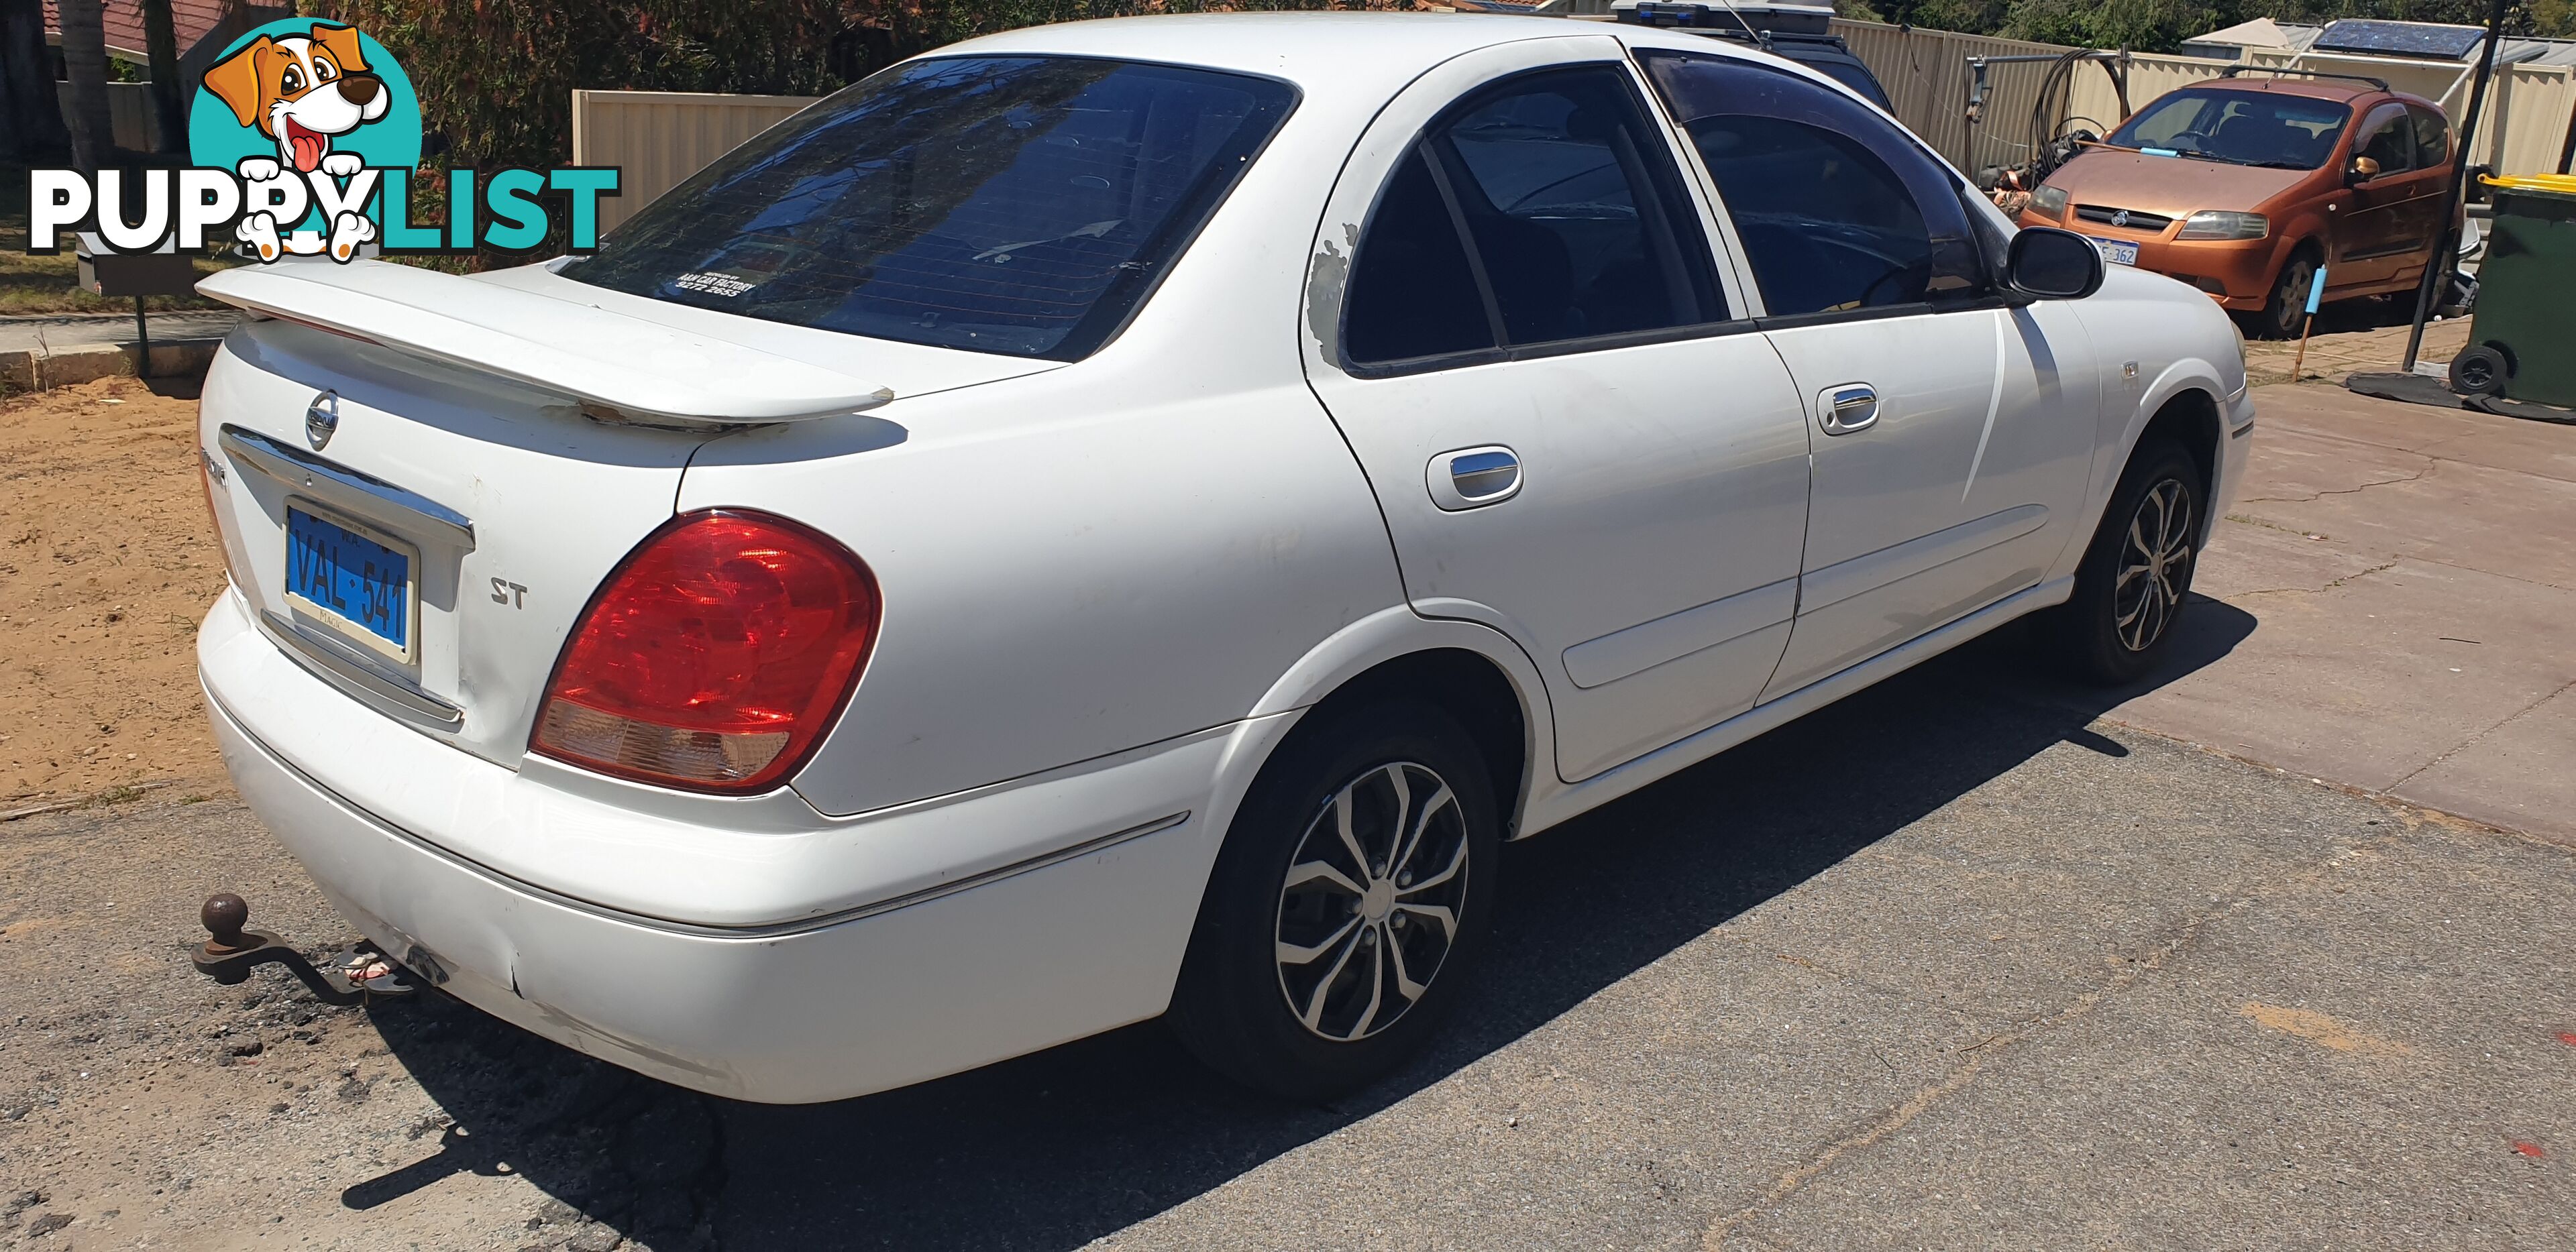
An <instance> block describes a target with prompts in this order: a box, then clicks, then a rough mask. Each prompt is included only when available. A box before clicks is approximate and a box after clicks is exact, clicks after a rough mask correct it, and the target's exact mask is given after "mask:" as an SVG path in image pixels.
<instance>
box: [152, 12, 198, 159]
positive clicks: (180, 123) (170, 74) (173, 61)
mask: <svg viewBox="0 0 2576 1252" xmlns="http://www.w3.org/2000/svg"><path fill="white" fill-rule="evenodd" d="M143 48H144V51H145V52H146V53H147V54H149V55H150V56H151V58H152V122H153V126H154V128H155V129H156V130H158V131H159V132H160V135H159V139H160V142H158V143H156V144H154V145H153V148H154V149H155V150H156V151H160V152H185V151H187V150H188V134H187V126H186V124H185V119H186V117H187V113H186V112H185V111H184V110H182V109H181V108H180V107H179V32H178V30H177V28H176V27H175V26H174V25H173V24H172V22H171V19H170V0H143Z"/></svg>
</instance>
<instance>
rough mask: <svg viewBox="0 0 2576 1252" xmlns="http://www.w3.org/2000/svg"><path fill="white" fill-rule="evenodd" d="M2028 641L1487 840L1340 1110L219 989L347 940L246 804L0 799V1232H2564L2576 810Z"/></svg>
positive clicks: (1120, 1049) (226, 1239)
mask: <svg viewBox="0 0 2576 1252" xmlns="http://www.w3.org/2000/svg"><path fill="white" fill-rule="evenodd" d="M2229 612H2230V611H2229V610H2227V609H2226V608H2225V606H2223V605H2213V606H2212V607H2211V608H2210V610H2209V611H2208V612H2207V613H2204V614H2203V615H2202V620H2201V621H2200V623H2199V624H2198V625H2199V629H2200V632H2201V634H2200V636H2199V639H2200V642H2199V643H2198V644H2197V645H2195V646H2197V647H2199V648H2200V649H2201V650H2202V651H2201V653H2199V654H2200V655H2214V654H2215V653H2217V652H2223V651H2224V650H2225V648H2226V646H2227V645H2228V643H2229V642H2230V641H2231V640H2232V639H2233V638H2236V637H2241V635H2242V633H2243V625H2242V623H2240V622H2237V621H2235V620H2234V619H2231V618H2230V617H2229V616H2228V614H2229ZM2240 616H2241V615H2240ZM2021 644H2022V641H2021V636H2020V635H2019V634H2018V632H2009V631H2008V632H2006V633H2005V634H2003V635H2002V636H2000V637H1998V638H1995V639H1992V640H1988V641H1985V642H1983V643H1980V644H1978V645H1975V646H1974V647H1972V648H1971V649H1969V650H1968V651H1966V652H1964V653H1961V654H1958V655H1955V656H1953V657H1950V658H1945V659H1943V660H1941V661H1938V662H1935V663H1933V664H1932V665H1929V666H1927V667H1925V668H1924V669H1922V670H1919V671H1917V672H1916V673H1914V674H1912V675H1909V676H1906V677H1904V678H1902V679H1899V680H1897V681H1896V682H1894V683H1892V684H1889V685H1887V686H1884V687H1882V688H1880V689H1878V690H1876V691H1873V692H1870V693H1865V694H1864V695H1862V696H1859V697H1856V698H1854V699H1852V700H1848V701H1845V702H1844V703H1843V704H1841V705H1838V706H1836V707H1835V708H1833V709H1830V710H1827V711H1826V712H1825V713H1822V714H1820V715H1818V716H1816V717H1812V718H1809V719H1807V720H1805V721H1803V722H1800V723H1798V724H1796V725H1793V726H1791V727H1788V728H1785V729H1784V730H1782V731H1780V732H1777V733H1775V734H1773V735H1771V736H1768V737H1766V738H1764V739H1762V740H1760V741H1757V742H1756V743H1754V744H1751V745H1747V747H1746V748H1744V749H1742V750H1739V751H1737V752H1734V753H1731V754H1729V755H1728V756H1726V757H1724V758H1721V759H1720V760H1718V761H1715V762H1712V763H1710V764H1708V765H1706V766H1703V767H1701V768H1699V769H1696V770H1693V771H1691V772H1689V773H1687V774H1684V775H1682V776H1681V777H1678V778H1676V779H1674V780H1671V781H1669V782H1667V783H1664V784H1662V785H1659V786H1657V787H1654V788H1651V789H1649V790H1647V791H1645V792H1643V793H1640V794H1639V795H1636V796H1634V797H1631V798H1629V799H1627V800H1625V801H1622V802H1619V803H1617V804H1614V805H1612V806H1610V807H1608V808H1607V809H1605V810H1602V811H1600V812H1597V813H1595V814H1593V815H1590V816H1588V817H1586V818H1584V819H1582V820H1580V821H1578V822H1576V823H1573V824H1571V825H1569V826H1566V827H1563V828H1561V829H1559V830H1556V831H1553V832H1550V833H1549V834H1547V835H1544V836H1542V837H1540V838H1538V839H1536V840H1533V841H1530V842H1528V843H1525V844H1520V845H1515V846H1514V847H1512V848H1511V849H1510V852H1511V855H1510V856H1509V857H1508V858H1507V861H1506V863H1505V865H1504V867H1503V869H1504V873H1505V874H1506V875H1507V878H1506V882H1505V886H1504V901H1503V907H1504V909H1505V913H1504V917H1505V923H1504V927H1503V931H1504V933H1503V935H1502V940H1501V942H1500V943H1498V944H1497V945H1496V946H1495V948H1494V949H1492V950H1491V951H1492V955H1493V957H1494V958H1495V959H1494V960H1493V961H1492V962H1491V963H1490V965H1489V966H1488V967H1487V968H1486V969H1485V970H1484V971H1483V976H1482V977H1481V979H1480V980H1479V982H1478V984H1477V986H1476V987H1475V988H1474V995H1473V997H1472V1001H1471V1004H1470V1005H1469V1008H1468V1011H1467V1012H1466V1013H1465V1014H1463V1015H1462V1017H1461V1019H1460V1020H1459V1021H1458V1023H1457V1025H1458V1027H1459V1029H1457V1030H1456V1031H1455V1032H1454V1033H1453V1034H1452V1036H1451V1037H1450V1038H1449V1039H1448V1040H1447V1042H1446V1044H1445V1046H1443V1047H1441V1048H1440V1049H1439V1050H1438V1051H1437V1052H1436V1053H1434V1054H1433V1055H1431V1056H1429V1057H1427V1058H1426V1059H1424V1060H1423V1061H1422V1062H1421V1063H1419V1064H1418V1065H1416V1066H1415V1067H1414V1068H1413V1069H1412V1070H1410V1071H1409V1072H1407V1073H1405V1074H1404V1075H1402V1076H1401V1077H1400V1078H1399V1079H1397V1080H1395V1081H1393V1082H1391V1083H1389V1084H1388V1085H1387V1086H1385V1087H1384V1088H1382V1089H1380V1090H1377V1091H1374V1092H1372V1093H1370V1094H1369V1095H1368V1096H1367V1097H1365V1098H1363V1099H1360V1100H1357V1101H1354V1102H1352V1103H1349V1104H1347V1105H1343V1106H1338V1107H1329V1108H1305V1107H1285V1106H1281V1105H1277V1104H1273V1103H1268V1102H1265V1101H1262V1100H1258V1099H1255V1098H1252V1097H1249V1096H1246V1095H1243V1094H1240V1093H1238V1092H1236V1091H1234V1090H1232V1089H1229V1088H1227V1087H1225V1086H1223V1085H1221V1084H1220V1083H1218V1082H1217V1081H1216V1080H1214V1079H1212V1078H1210V1077H1207V1076H1206V1075H1204V1074H1203V1073H1202V1072H1200V1071H1199V1070H1197V1069H1196V1068H1195V1067H1193V1066H1192V1065H1191V1064H1190V1063H1189V1062H1188V1061H1187V1060H1186V1058H1185V1057H1183V1055H1182V1054H1181V1053H1180V1052H1179V1050H1178V1048H1177V1047H1176V1046H1175V1045H1174V1044H1172V1043H1171V1042H1170V1041H1169V1039H1168V1038H1167V1037H1166V1036H1165V1035H1164V1034H1163V1032H1162V1031H1161V1030H1160V1029H1159V1028H1158V1027H1155V1026H1153V1025H1150V1024H1149V1025H1146V1026H1140V1027H1135V1028H1130V1029H1128V1030H1125V1031H1121V1032H1117V1033H1115V1034H1112V1035H1109V1036H1105V1037H1102V1038H1098V1039H1094V1040H1089V1041H1085V1042H1082V1043H1077V1044H1073V1045H1070V1046H1067V1047H1063V1048H1058V1049H1055V1050H1053V1051H1050V1052H1047V1053H1043V1054H1040V1055H1038V1056H1034V1057H1029V1058H1024V1059H1022V1060H1019V1061H1014V1062H1010V1063H1006V1064H1003V1065H998V1066H994V1067H991V1068H988V1069H985V1070H982V1071H978V1072H975V1073H970V1074H966V1075H961V1076H958V1077H955V1078H951V1079H947V1080H944V1081H941V1082H936V1083H931V1084H927V1085H924V1086H921V1087H917V1088H913V1089H909V1090H904V1091H897V1092H891V1093H887V1094H884V1095H879V1096H874V1097H870V1098H866V1099H861V1100H855V1101H849V1102H846V1103H842V1104H837V1105H828V1106H819V1107H808V1108H769V1107H757V1106H747V1105H735V1104H729V1103H725V1102H721V1101H713V1100H708V1099H704V1098H701V1097H697V1096H694V1095H689V1094H687V1093H683V1092H679V1091H676V1090H674V1089H672V1088H668V1087H664V1086H661V1085H659V1084H654V1083H651V1082H648V1081H645V1080H642V1079H636V1078H632V1077H630V1076H627V1075H625V1074H623V1073H622V1072H621V1071H617V1070H614V1069H610V1068H608V1067H605V1066H601V1065H598V1064H595V1063H592V1062H590V1061H587V1060H585V1059H583V1058H580V1057H578V1056H575V1055H573V1054H570V1053H568V1052H565V1051H564V1050H562V1049H560V1048H556V1047H554V1046H553V1045H550V1044H545V1043H542V1042H539V1041H537V1040H535V1039H533V1038H531V1037H529V1036H525V1035H522V1034H520V1033H518V1032H516V1031H513V1030H511V1029H510V1028H507V1027H504V1026H501V1025H499V1024H497V1023H495V1022H492V1021H490V1020H488V1019H485V1018H482V1017H481V1016H480V1015H478V1014H475V1013H474V1012H472V1011H471V1010H467V1009H463V1008H461V1007H458V1006H453V1005H447V1006H440V1005H436V1004H429V1005H419V1006H405V1007H395V1008H387V1009H380V1010H377V1011H375V1012H374V1013H372V1014H362V1013H358V1012H354V1011H349V1012H326V1013H315V1012H314V1011H312V1009H311V1008H310V1003H309V1001H304V1000H302V999H301V997H299V996H298V995H297V994H295V993H293V992H292V991H291V990H290V989H289V986H288V984H286V983H285V982H284V981H283V979H282V977H281V978H278V979H277V980H276V981H274V982H268V981H262V982H258V983H255V984H254V985H253V987H249V988H238V989H229V990H227V989H219V988H215V987H213V986H211V985H209V984H206V983H204V982H202V981H201V980H198V979H196V978H195V977H194V976H193V975H191V974H189V973H188V972H187V971H186V969H185V966H184V964H183V963H182V961H181V959H180V951H181V947H180V945H181V942H182V941H183V940H186V939H188V938H189V937H190V936H189V935H188V933H187V932H188V929H189V926H190V914H191V912H192V910H193V906H194V903H195V901H196V900H197V899H199V898H201V897H202V896H203V894H204V893H205V892H206V891H208V890H210V889H213V888H215V887H219V886H234V887H239V888H242V889H243V890H245V892H246V893H247V894H249V895H251V897H252V899H253V901H254V904H255V906H256V907H257V908H258V909H259V910H260V915H259V917H258V918H257V919H255V921H257V922H264V923H270V924H275V925H277V926H278V927H279V928H280V929H283V930H285V931H287V933H289V934H290V935H294V936H296V937H298V938H301V939H303V940H305V941H306V942H307V943H308V944H310V945H312V946H315V947H319V946H320V945H321V944H322V943H323V942H324V941H325V940H330V939H337V938H340V937H342V936H343V935H344V934H345V931H344V930H343V929H342V928H341V927H340V926H339V925H338V924H337V923H336V922H334V921H333V920H332V919H331V918H330V917H329V915H328V912H327V910H326V909H324V908H323V907H322V906H321V904H320V902H319V901H318V899H317V898H316V897H315V896H314V894H313V892H312V891H311V888H310V886H309V884H307V883H306V882H305V881H304V879H303V877H302V875H301V873H300V871H298V870H297V869H296V867H295V866H294V865H293V863H292V862H291V861H288V860H286V859H285V858H284V857H283V856H282V854H281V853H279V852H278V850H277V849H276V847H275V845H274V844H273V843H272V842H271V841H270V840H269V839H268V837H267V836H266V835H265V833H264V832H262V831H261V830H260V828H259V827H258V825H257V824H256V823H255V822H254V821H252V820H251V819H250V818H249V817H248V815H247V814H246V813H245V812H244V811H242V810H241V809H240V808H238V807H237V806H235V805H233V804H231V803H229V802H226V801H221V800H217V801H208V802H204V803H196V804H183V803H178V802H176V800H173V799H163V798H158V797H148V798H146V799H144V800H140V801H136V802H134V803H133V804H130V805H126V806H120V807H115V808H104V809H96V810H91V811H87V812H81V813H72V814H62V815H51V816H46V817H40V818H33V819H28V820H26V821H22V822H16V823H11V824H9V825H7V826H0V881H5V882H7V883H8V884H9V889H8V891H7V892H6V893H5V894H0V1200H5V1201H6V1204H7V1206H8V1207H9V1211H8V1212H7V1214H6V1216H5V1218H0V1246H23V1247H26V1248H46V1249H51V1248H53V1247H57V1246H66V1244H67V1245H68V1246H76V1247H106V1246H135V1245H137V1244H139V1243H143V1242H147V1241H148V1242H149V1244H150V1246H153V1247H167V1246H179V1247H207V1248H218V1247H225V1248H228V1247H263V1248H266V1247H296V1246H314V1247H329V1246H336V1247H347V1248H399V1247H404V1246H406V1245H409V1246H416V1247H420V1248H448V1247H502V1248H518V1247H526V1246H546V1247H552V1246H567V1247H573V1248H578V1249H586V1250H589V1252H604V1250H605V1249H608V1248H611V1247H614V1246H616V1245H617V1242H618V1240H619V1239H620V1238H626V1239H628V1240H629V1245H628V1246H649V1247H652V1248H656V1249H670V1248H684V1247H709V1246H723V1247H727V1248H783V1247H798V1248H836V1247H891V1248H948V1247H955V1248H1069V1247H1076V1246H1081V1245H1084V1244H1086V1243H1089V1242H1092V1241H1095V1240H1096V1241H1099V1242H1101V1243H1102V1244H1103V1245H1105V1246H1110V1247H1119V1248H1201V1247H1204V1248H1228V1249H1233V1248H1292V1247H1293V1248H1405V1249H1411V1248H1452V1247H1455V1248H1496V1247H1513V1248H1519V1247H1569V1248H1571V1247H1583V1248H1604V1247H1611V1248H1627V1247H1644V1248H1667V1247H1721V1246H1723V1247H1743V1248H1757V1249H1758V1248H1766V1247H1828V1248H1857V1247H1879V1246H1889V1247H1897V1246H1902V1247H1983V1246H2011V1247H2017V1248H2019V1247H2051V1248H2064V1247H2092V1246H2109V1247H2151V1248H2152V1247H2168V1246H2170V1247H2176V1248H2183V1247H2190V1248H2209V1247H2239V1246H2266V1247H2320V1248H2322V1247H2334V1248H2362V1247H2385V1248H2430V1247H2443V1248H2450V1247H2461V1248H2564V1247H2569V1246H2576V976H2571V970H2570V965H2571V955H2570V954H2571V953H2576V906H2571V904H2570V901H2576V849H2571V848H2569V847H2566V846H2560V845H2554V844H2548V843H2542V842H2539V841H2536V840H2532V839H2527V838H2524V837H2520V836H2515V835H2509V834H2502V833H2497V832H2493V831H2489V830H2485V829H2481V828H2477V827H2472V826H2468V825H2466V824H2464V823H2460V822H2457V821H2453V820H2449V819H2440V818H2433V817H2429V816H2427V815H2425V814H2422V813H2420V812H2419V811H2416V810H2411V809H2406V808H2402V807H2395V806H2392V805H2390V804H2388V803H2384V802H2381V801H2378V800H2374V799H2369V798H2364V797H2361V796H2357V795H2354V794H2350V793H2347V792H2345V791H2342V790H2339V789H2336V788H2333V787H2329V786H2323V785H2319V784H2316V783H2312V782H2310V781H2309V780H2307V779H2306V778H2304V777H2297V776H2287V775H2283V774H2281V773H2278V772H2276V771H2273V770H2270V769H2266V768H2262V767H2258V766H2253V765H2248V764H2245V763H2243V762H2240V761H2236V760H2233V759H2229V758H2226V757H2223V756H2218V755H2215V754H2211V753H2208V752H2204V751H2201V750H2199V749H2196V748H2192V747H2189V746H2187V745H2183V744H2180V743H2177V742H2173V741H2169V740H2165V739H2161V738H2157V737H2154V736H2151V735H2148V734H2145V733H2143V732H2137V731H2131V730H2127V729H2121V728H2117V727H2114V726H2112V725H2110V724H2108V723H2103V722H2097V721H2095V720H2094V716H2093V715H2094V714H2095V713H2096V712H2098V711H2100V709H2101V708H2102V707H2105V705H2103V704H2100V703H2091V702H2088V701H2087V700H2086V699H2084V698H2080V697H2079V696H2078V695H2077V694H2076V693H2073V692H2071V691H2068V690H2066V689H2063V688H2060V687H2057V686H2055V685H2053V684H2051V683H2049V682H2046V681H2044V680H2040V679H2036V678H2033V677H2031V676H2030V671H2029V669H2028V667H2027V666H2026V665H2025V664H2024V662H2023V658H2022V657H2021V656H2019V655H2018V652H2019V649H2020V647H2021ZM2212 650H2214V651H2212ZM601 976H602V977H609V978H649V977H651V972H650V971H643V970H603V971H601ZM266 977H268V976H267V975H263V978H266ZM246 991H247V992H251V993H252V994H249V995H245V994H244V992H246ZM817 994H829V992H828V990H827V989H822V988H818V989H817ZM13 1019H14V1020H13ZM75 1075H78V1076H77V1077H75ZM30 1192H35V1193H41V1194H42V1196H43V1199H41V1200H40V1201H29V1200H28V1199H27V1193H30ZM13 1195H14V1196H17V1197H18V1198H17V1199H15V1200H8V1199H7V1197H9V1196H13ZM58 1219H67V1220H58ZM38 1224H45V1225H47V1227H48V1231H49V1232H48V1233H44V1234H41V1235H40V1234H36V1233H33V1232H34V1231H35V1228H36V1226H37V1225H38ZM13 1240H14V1243H13Z"/></svg>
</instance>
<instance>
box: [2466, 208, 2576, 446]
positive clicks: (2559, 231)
mask: <svg viewBox="0 0 2576 1252" xmlns="http://www.w3.org/2000/svg"><path fill="white" fill-rule="evenodd" d="M2485 181H2486V183H2487V185H2488V186H2489V187H2491V188H2492V189H2493V192H2492V194H2493V196H2494V199H2495V218H2494V220H2493V222H2492V223H2491V225H2490V226H2489V230H2488V234H2487V254H2486V260H2485V262H2484V263H2483V264H2482V265H2480V266H2479V268H2478V302H2477V309H2476V315H2475V317H2474V319H2473V320H2472V321H2471V322H2470V324H2469V346H2468V347H2467V348H2466V349H2465V350H2463V351H2462V352H2461V353H2460V355H2459V356H2458V357H2457V358H2455V359H2454V360H2453V361H2452V362H2451V390H2453V391H2455V392H2458V393H2459V394H2461V395H2464V396H2503V397H2506V398H2508V399H2513V400H2528V401H2531V402H2534V403H2537V404H2549V405H2557V406H2559V407H2561V408H2576V351H2571V350H2570V349H2571V348H2576V175H2567V174H2541V175H2531V176H2522V177H2508V178H2492V177H2491V178H2488V179H2486V180H2485Z"/></svg>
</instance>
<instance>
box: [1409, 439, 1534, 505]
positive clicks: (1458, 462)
mask: <svg viewBox="0 0 2576 1252" xmlns="http://www.w3.org/2000/svg"><path fill="white" fill-rule="evenodd" d="M1423 485H1424V486H1426V487H1428V488H1430V489H1431V502H1432V503H1433V504H1436V505H1439V506H1440V508H1441V509H1442V510H1443V511H1445V512H1450V513H1456V512H1459V511H1461V510H1465V509H1480V508H1483V507H1485V506H1486V505H1489V504H1501V503H1502V502H1503V501H1505V500H1509V499H1511V498H1512V497H1513V496H1515V495H1518V494H1520V489H1521V458H1520V454H1519V453H1516V452H1514V451H1512V450H1511V449H1509V448H1506V447H1503V446H1502V445H1500V444H1489V445H1487V446H1485V447H1481V448H1460V449H1457V450H1456V451H1453V452H1443V453H1441V454H1440V455H1438V456H1435V457H1433V458H1431V464H1430V466H1429V467H1428V468H1426V469H1425V470H1424V471H1423Z"/></svg>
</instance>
